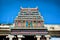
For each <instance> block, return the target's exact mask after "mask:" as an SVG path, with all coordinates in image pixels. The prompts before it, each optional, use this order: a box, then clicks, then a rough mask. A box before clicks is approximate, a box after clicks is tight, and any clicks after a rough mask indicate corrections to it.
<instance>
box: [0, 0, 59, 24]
mask: <svg viewBox="0 0 60 40" xmlns="http://www.w3.org/2000/svg"><path fill="white" fill-rule="evenodd" d="M21 6H22V7H24V8H25V7H31V8H34V7H36V6H38V8H39V11H40V13H41V15H42V16H43V18H44V23H45V24H60V0H0V23H3V24H7V23H13V22H14V19H15V17H16V16H17V15H18V12H19V11H20V7H21Z"/></svg>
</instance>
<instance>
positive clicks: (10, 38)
mask: <svg viewBox="0 0 60 40" xmlns="http://www.w3.org/2000/svg"><path fill="white" fill-rule="evenodd" d="M13 37H14V36H13V35H8V36H6V38H9V40H12V38H13Z"/></svg>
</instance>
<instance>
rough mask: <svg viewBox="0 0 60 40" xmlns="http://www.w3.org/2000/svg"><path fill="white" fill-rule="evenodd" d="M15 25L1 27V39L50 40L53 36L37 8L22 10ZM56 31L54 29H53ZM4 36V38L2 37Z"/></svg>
mask: <svg viewBox="0 0 60 40" xmlns="http://www.w3.org/2000/svg"><path fill="white" fill-rule="evenodd" d="M13 24H14V25H13V26H12V25H9V26H6V25H3V26H6V27H3V28H2V27H1V26H0V31H1V32H0V38H2V37H3V38H2V40H3V39H4V40H50V37H51V36H56V34H59V33H58V32H56V34H53V35H51V34H52V32H51V31H49V30H48V29H47V27H46V26H45V25H44V19H43V17H42V16H41V13H40V12H39V9H38V8H37V7H36V8H22V7H21V8H20V12H19V13H18V16H17V17H16V18H15V20H14V23H13ZM51 29H54V27H51ZM2 35H3V36H2Z"/></svg>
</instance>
